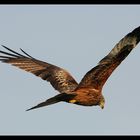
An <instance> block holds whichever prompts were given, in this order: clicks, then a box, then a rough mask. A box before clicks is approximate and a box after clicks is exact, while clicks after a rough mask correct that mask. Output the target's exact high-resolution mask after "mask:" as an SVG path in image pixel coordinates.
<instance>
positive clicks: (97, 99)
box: [0, 26, 140, 111]
mask: <svg viewBox="0 0 140 140" xmlns="http://www.w3.org/2000/svg"><path fill="white" fill-rule="evenodd" d="M139 41H140V26H139V27H137V28H136V29H134V30H133V31H132V32H130V33H128V34H127V35H126V36H125V37H124V38H122V39H121V40H120V41H119V42H118V43H117V44H116V45H115V47H114V48H113V49H112V50H111V51H110V52H109V54H108V55H106V56H105V57H104V58H103V59H102V60H101V61H100V62H99V63H98V64H97V66H95V67H94V68H92V69H91V70H90V71H88V72H87V73H86V74H85V76H84V77H83V78H82V80H81V82H80V83H79V84H78V83H77V82H76V80H75V79H74V78H73V77H72V76H71V75H70V73H69V72H68V71H66V70H65V69H63V68H60V67H58V66H55V65H53V64H50V63H47V62H43V61H40V60H37V59H35V58H33V57H32V56H30V55H29V54H27V53H26V52H25V51H23V50H22V49H21V51H22V53H23V54H20V53H17V52H15V51H13V50H12V49H9V48H8V47H6V46H3V45H2V46H3V47H4V48H5V49H6V50H7V51H9V52H5V51H0V53H1V54H2V55H0V61H2V62H4V63H9V64H12V65H13V66H16V67H18V68H20V69H23V70H25V71H27V72H30V73H32V74H34V75H36V76H38V77H40V78H42V79H43V80H46V81H48V82H50V84H51V85H52V86H53V87H54V88H55V90H57V91H59V93H60V94H57V95H56V96H54V97H52V98H50V99H47V100H46V101H44V102H42V103H40V104H38V105H36V106H34V107H32V108H30V109H28V110H27V111H29V110H32V109H36V108H39V107H43V106H48V105H51V104H54V103H58V102H61V101H63V102H67V103H73V104H77V105H83V106H96V105H99V106H100V107H101V108H102V109H103V108H104V104H105V99H104V96H103V94H102V89H103V86H104V84H105V83H106V81H107V79H108V78H109V76H110V75H111V74H112V72H113V71H114V70H115V69H116V68H117V67H118V66H119V65H120V63H121V62H122V61H123V60H124V59H125V58H126V57H127V56H128V55H129V53H130V52H131V51H132V49H133V48H135V47H136V45H137V44H138V43H139Z"/></svg>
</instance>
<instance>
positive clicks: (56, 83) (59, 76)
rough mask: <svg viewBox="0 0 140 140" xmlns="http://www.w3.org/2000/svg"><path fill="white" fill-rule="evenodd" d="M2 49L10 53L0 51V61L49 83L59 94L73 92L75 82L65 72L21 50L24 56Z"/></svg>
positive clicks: (75, 85)
mask: <svg viewBox="0 0 140 140" xmlns="http://www.w3.org/2000/svg"><path fill="white" fill-rule="evenodd" d="M3 47H4V48H5V49H7V50H8V51H10V52H11V53H8V52H4V51H0V53H2V54H4V55H0V61H2V62H4V63H10V64H12V65H14V66H16V67H18V68H20V69H23V70H25V71H27V72H30V73H32V74H34V75H36V76H39V77H41V78H42V79H43V80H47V81H49V82H50V83H51V85H52V86H53V87H54V88H55V89H56V90H58V91H59V92H61V93H67V92H70V91H73V90H74V89H75V88H76V87H77V85H78V84H77V82H76V81H75V80H74V78H73V77H72V76H71V75H70V74H69V73H68V72H67V71H66V70H64V69H62V68H59V67H57V66H54V65H52V64H49V63H46V62H43V61H40V60H37V59H35V58H33V57H31V56H30V55H29V54H27V53H26V52H24V51H23V50H22V49H21V51H22V52H23V53H24V54H25V55H22V54H19V53H17V52H15V51H13V50H11V49H9V48H7V47H5V46H3Z"/></svg>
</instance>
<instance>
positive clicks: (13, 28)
mask: <svg viewBox="0 0 140 140" xmlns="http://www.w3.org/2000/svg"><path fill="white" fill-rule="evenodd" d="M138 26H140V5H0V44H1V45H5V46H7V47H9V48H11V49H13V50H15V51H18V52H20V48H22V49H23V50H24V51H26V52H27V53H29V54H30V55H32V56H33V57H35V58H37V59H39V60H42V61H46V62H49V63H51V64H54V65H57V66H59V67H62V68H64V69H66V70H68V71H69V72H70V73H71V74H72V75H73V77H75V79H76V80H77V82H80V80H81V79H82V77H83V76H84V75H85V73H86V72H87V71H89V70H90V69H91V68H93V67H94V66H96V65H97V63H98V62H99V61H100V60H101V59H102V58H103V57H104V56H105V55H107V54H108V53H109V51H110V50H111V49H112V48H113V47H114V46H115V45H116V43H118V42H119V41H120V40H121V39H122V38H123V37H124V36H125V35H126V34H128V33H129V32H131V31H132V30H133V29H135V28H136V27H138ZM0 50H4V48H2V47H0ZM139 61H140V44H138V45H137V47H136V48H135V49H134V50H133V51H132V52H131V53H130V55H129V56H128V57H127V58H126V59H125V60H124V61H123V62H122V63H121V65H120V66H119V67H118V68H117V69H116V70H115V71H114V72H113V74H112V75H111V77H110V78H109V79H108V81H107V82H106V84H105V86H104V88H103V95H104V97H105V101H106V102H105V108H104V109H103V110H102V109H100V107H99V106H92V107H84V106H78V105H74V104H68V103H65V102H61V103H57V104H54V105H50V106H47V107H43V108H39V109H36V110H32V111H28V112H26V111H25V110H26V109H28V108H30V107H32V106H34V105H36V104H38V103H40V102H43V101H45V100H46V99H48V98H50V97H52V96H54V95H57V94H58V92H57V91H56V90H54V89H53V88H52V86H51V85H50V84H49V83H48V82H46V81H43V80H42V79H40V78H38V77H35V76H34V75H32V74H30V73H27V72H25V71H23V70H20V69H18V68H16V67H13V66H11V65H8V64H4V63H0V77H1V78H0V111H1V113H0V135H139V134H140V100H139V99H140V92H139V86H140V75H139V71H140V63H139Z"/></svg>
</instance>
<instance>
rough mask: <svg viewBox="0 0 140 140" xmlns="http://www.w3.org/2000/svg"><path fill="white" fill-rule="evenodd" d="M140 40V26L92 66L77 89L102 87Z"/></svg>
mask: <svg viewBox="0 0 140 140" xmlns="http://www.w3.org/2000/svg"><path fill="white" fill-rule="evenodd" d="M139 41H140V27H138V28H136V29H135V30H133V31H132V32H130V33H129V34H127V35H126V36H125V37H124V38H122V39H121V40H120V41H119V43H118V44H116V45H115V47H114V48H113V49H112V50H111V51H110V53H109V54H108V55H107V56H105V57H104V58H103V59H102V60H101V61H100V62H99V63H98V65H97V66H96V67H94V68H92V69H91V70H90V71H89V72H87V73H86V75H85V76H84V77H83V79H82V80H81V82H80V84H79V85H78V87H77V89H79V88H82V87H91V88H95V89H102V87H103V85H104V84H105V82H106V80H107V79H108V78H109V76H110V75H111V74H112V72H113V71H114V70H115V69H116V68H117V67H118V66H119V65H120V63H121V62H122V61H123V60H124V59H125V58H126V57H127V56H128V55H129V53H130V52H131V51H132V49H133V48H135V47H136V45H137V44H138V43H139Z"/></svg>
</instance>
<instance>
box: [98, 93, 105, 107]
mask: <svg viewBox="0 0 140 140" xmlns="http://www.w3.org/2000/svg"><path fill="white" fill-rule="evenodd" d="M104 105H105V99H104V97H103V96H102V97H101V99H100V102H99V106H100V107H101V109H104Z"/></svg>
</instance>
